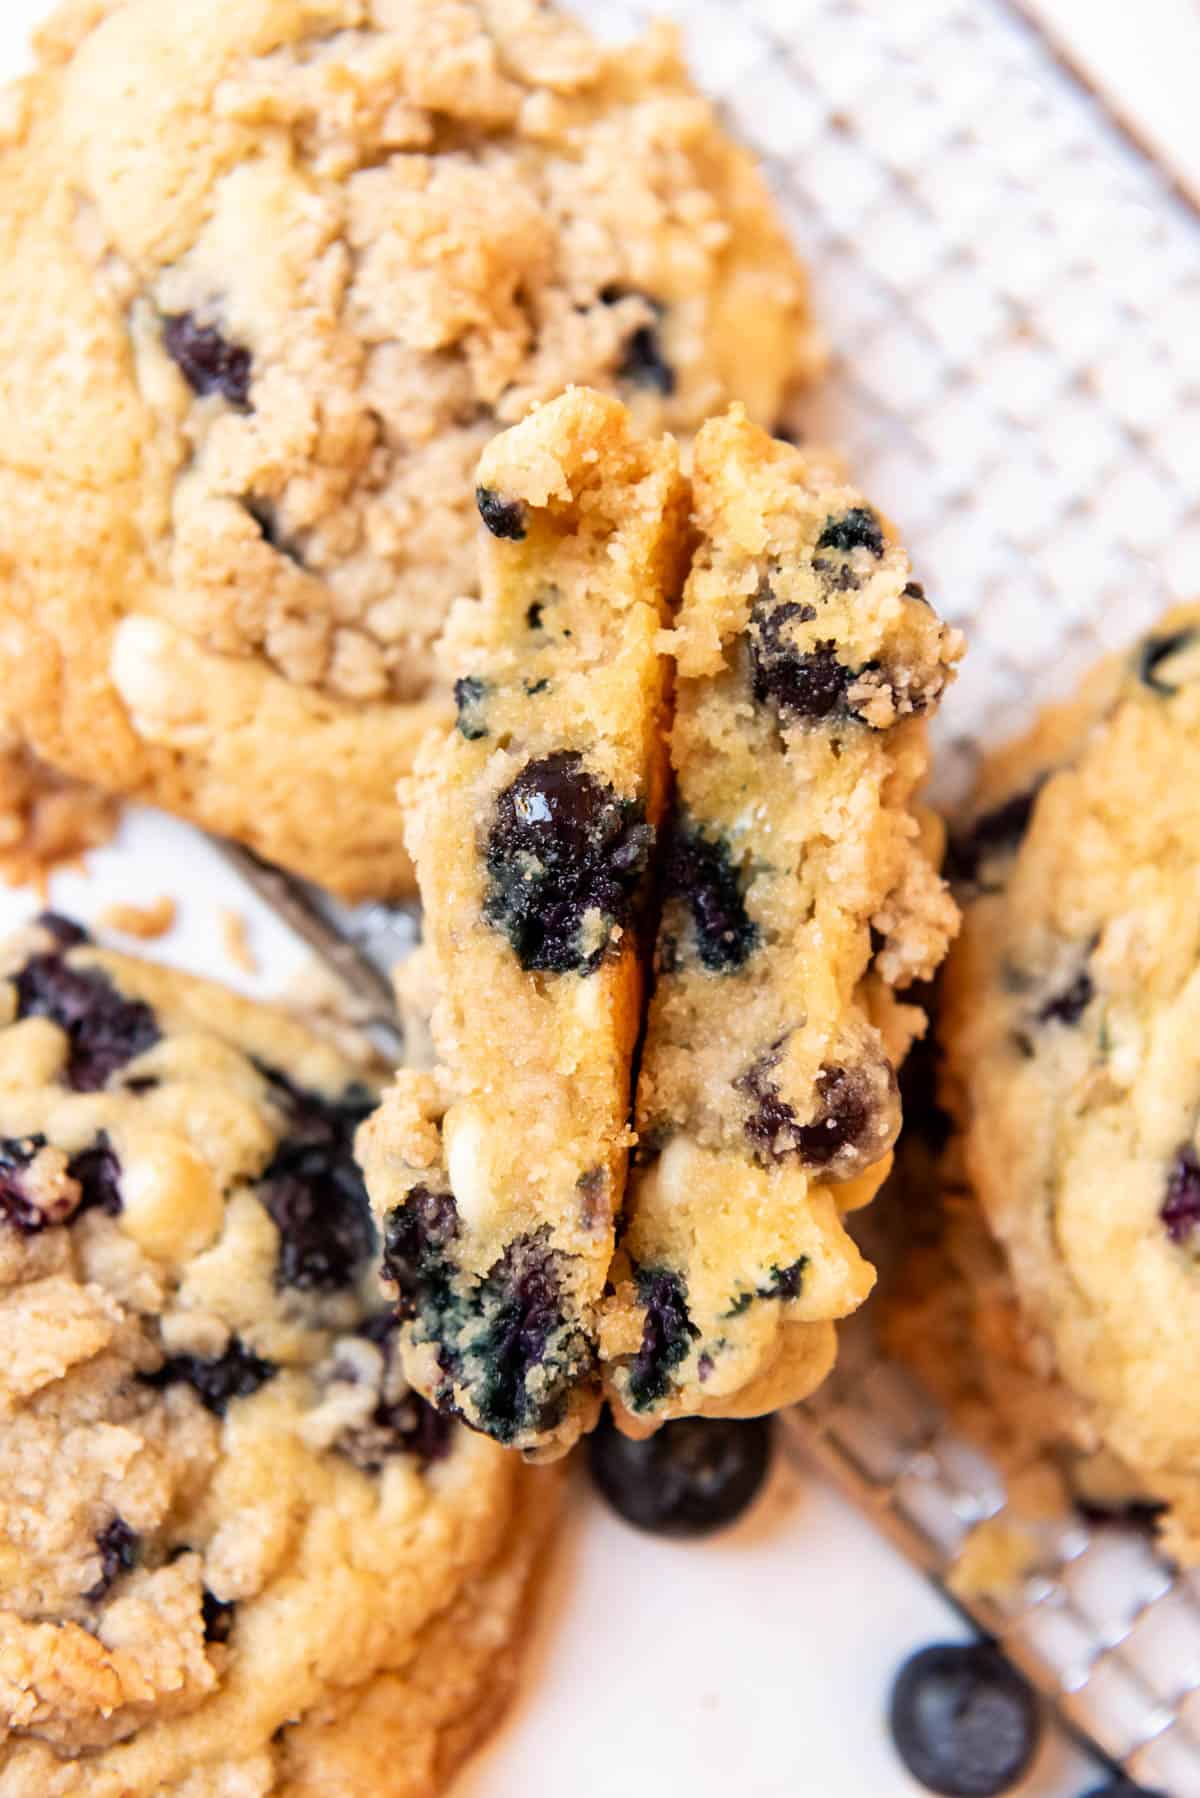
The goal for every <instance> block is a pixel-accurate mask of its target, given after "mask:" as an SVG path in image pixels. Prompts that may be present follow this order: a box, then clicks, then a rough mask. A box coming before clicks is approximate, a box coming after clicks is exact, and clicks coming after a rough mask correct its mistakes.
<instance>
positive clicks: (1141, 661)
mask: <svg viewBox="0 0 1200 1798" xmlns="http://www.w3.org/2000/svg"><path fill="white" fill-rule="evenodd" d="M1195 638H1196V633H1195V631H1172V632H1171V633H1170V634H1169V635H1168V636H1165V637H1147V638H1146V640H1145V642H1144V643H1142V645H1141V646H1140V648H1139V650H1138V677H1139V679H1141V680H1142V681H1144V682H1145V684H1146V686H1148V687H1149V688H1150V689H1151V691H1152V692H1154V693H1161V694H1162V695H1163V697H1164V698H1166V699H1169V698H1170V697H1171V695H1172V694H1174V693H1178V691H1179V688H1178V687H1177V686H1175V685H1174V684H1173V683H1172V682H1171V681H1168V680H1164V679H1163V678H1162V677H1161V675H1160V674H1159V672H1158V670H1159V669H1160V668H1161V667H1162V665H1163V663H1164V662H1169V661H1170V659H1171V657H1172V656H1174V655H1178V654H1179V651H1180V650H1181V649H1186V648H1187V647H1188V645H1189V644H1190V643H1193V642H1194V641H1195Z"/></svg>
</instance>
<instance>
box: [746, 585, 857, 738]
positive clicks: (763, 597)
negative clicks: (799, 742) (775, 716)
mask: <svg viewBox="0 0 1200 1798" xmlns="http://www.w3.org/2000/svg"><path fill="white" fill-rule="evenodd" d="M771 600H772V595H771V592H770V589H769V588H767V587H765V586H764V587H763V588H762V589H761V590H760V592H759V596H758V598H757V599H756V600H755V602H754V607H753V609H752V611H751V613H750V674H751V684H752V687H753V691H754V697H755V699H756V700H757V702H758V704H759V705H766V704H767V702H768V701H769V702H770V703H771V704H772V705H774V707H775V710H776V711H777V712H778V713H779V716H780V718H781V719H782V720H783V721H784V722H785V723H786V722H787V721H788V720H789V719H793V718H828V717H830V716H831V714H833V713H834V712H839V711H844V710H845V702H846V690H847V688H848V687H849V686H850V683H851V681H853V680H854V679H855V672H854V670H853V669H851V668H847V667H846V665H845V664H844V663H843V662H839V661H838V658H837V654H836V652H835V650H834V647H833V644H832V642H828V641H826V642H821V643H817V644H814V646H813V648H812V649H809V650H804V651H800V650H798V649H796V648H795V646H794V645H793V644H792V643H790V642H789V641H788V639H787V638H786V637H785V636H784V634H783V632H784V626H785V625H787V624H789V623H790V622H791V621H792V620H793V619H796V620H798V621H799V622H800V623H802V624H804V623H808V622H809V621H810V620H811V619H812V618H814V617H815V616H816V614H815V613H814V611H813V608H812V607H811V606H801V605H796V604H794V603H793V604H788V605H774V604H772V603H771Z"/></svg>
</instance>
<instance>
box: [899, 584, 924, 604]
mask: <svg viewBox="0 0 1200 1798" xmlns="http://www.w3.org/2000/svg"><path fill="white" fill-rule="evenodd" d="M904 597H905V599H918V600H920V602H921V604H922V605H923V606H927V605H928V604H929V600H928V599H927V597H926V594H925V589H924V587H923V586H922V585H921V583H920V581H906V582H905V583H904Z"/></svg>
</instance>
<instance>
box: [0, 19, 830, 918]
mask: <svg viewBox="0 0 1200 1798" xmlns="http://www.w3.org/2000/svg"><path fill="white" fill-rule="evenodd" d="M42 52H43V54H42V58H41V63H40V66H39V69H38V71H37V72H36V73H35V74H34V75H33V76H32V77H31V78H30V79H29V80H28V81H27V82H25V83H24V84H23V86H21V87H20V88H19V89H17V90H16V92H15V93H14V94H13V95H12V96H11V99H10V103H9V106H8V108H7V115H6V120H5V123H6V127H7V129H6V133H5V135H4V138H3V147H2V148H0V390H2V391H3V394H4V405H3V407H0V620H2V623H3V629H2V630H0V681H2V685H3V691H4V695H5V709H6V711H8V713H9V715H10V716H11V717H12V718H13V719H14V720H16V721H17V722H18V723H19V725H20V727H21V728H22V730H23V731H24V732H25V733H26V735H27V737H28V740H29V742H30V743H31V744H32V745H33V747H34V748H35V749H36V750H37V751H38V752H39V753H40V754H41V755H42V756H43V757H44V758H45V759H47V760H49V761H51V762H52V763H54V764H55V765H57V766H59V767H61V768H63V769H65V770H66V771H68V772H71V773H75V774H81V775H83V776H85V777H86V778H88V779H89V780H93V781H97V782H99V783H100V784H103V785H106V786H108V787H110V788H113V789H115V790H118V791H120V792H126V793H132V794H134V795H136V796H138V797H140V798H144V799H148V800H151V801H153V802H155V803H157V804H160V805H163V806H165V807H167V808H168V809H171V810H174V811H177V812H180V813H182V814H183V815H185V816H187V817H190V818H193V819H195V820H196V821H198V822H199V823H201V824H203V825H205V826H206V827H207V828H209V829H211V830H215V831H218V832H221V833H224V834H226V835H229V836H233V837H238V838H241V839H242V840H244V841H246V842H248V843H250V844H251V845H252V846H253V847H254V848H256V849H257V850H259V851H261V852H262V853H263V854H264V855H266V856H268V857H269V858H271V859H273V860H276V861H279V862H282V863H284V864H285V865H288V866H290V867H292V868H295V869H298V870H299V871H300V872H302V873H305V874H308V875H310V876H312V877H314V878H316V879H317V880H319V881H321V882H323V883H324V884H325V885H326V886H328V887H330V888H331V889H334V890H337V891H339V892H342V893H347V894H362V893H367V892H370V893H385V892H388V891H392V890H396V889H398V888H402V887H404V886H406V885H407V884H409V882H410V879H411V870H410V869H409V866H408V863H407V861H406V858H405V855H404V851H403V846H402V842H401V835H400V833H399V832H398V831H397V829H396V816H395V807H394V789H395V784H396V779H397V776H398V775H399V774H401V773H403V772H405V771H406V770H407V769H408V768H409V767H410V766H411V762H412V756H413V752H414V749H415V746H416V744H417V742H418V741H419V739H420V737H421V736H422V735H423V734H424V732H425V730H426V729H427V728H428V727H429V725H430V723H431V720H432V719H433V718H434V717H435V716H438V715H440V714H441V713H442V712H443V711H444V710H445V709H447V706H448V695H447V694H446V691H445V688H444V685H442V684H440V683H439V680H438V678H437V675H436V671H435V666H434V661H433V655H432V646H433V644H434V642H435V640H436V639H437V637H438V636H439V634H440V632H441V630H442V627H443V624H444V622H445V617H446V613H447V610H448V608H449V605H450V603H451V601H452V600H453V599H455V598H457V597H459V596H461V595H465V594H470V593H473V592H474V591H475V587H476V549H475V536H476V530H477V525H478V521H477V519H476V517H475V514H474V508H473V505H472V502H471V489H472V485H473V483H472V475H473V471H474V467H475V464H476V462H477V460H478V458H479V455H480V453H481V451H482V449H483V447H484V445H485V444H486V443H487V441H488V440H489V438H490V437H491V436H492V435H493V434H494V433H495V432H496V431H497V430H498V429H500V428H501V427H503V426H505V425H507V424H510V423H512V422H515V421H516V420H518V419H520V418H521V417H523V416H524V414H525V413H526V412H527V411H528V410H529V409H530V407H531V405H532V404H533V403H535V402H537V401H540V400H544V399H548V398H551V397H552V396H553V395H555V394H556V393H558V392H560V391H561V390H562V389H563V388H565V387H566V386H567V385H569V384H570V383H572V382H588V383H590V384H591V385H592V386H597V387H601V388H606V389H608V390H611V391H615V392H619V393H620V394H621V395H622V396H624V397H625V398H626V400H627V401H628V403H629V404H630V406H631V408H632V409H633V411H634V413H635V415H636V416H637V418H638V421H639V423H640V424H641V425H642V426H643V427H644V428H646V429H651V430H659V429H663V428H667V429H671V430H675V431H684V432H686V431H689V430H691V429H694V428H695V427H696V426H697V425H698V424H699V423H700V422H701V420H702V419H703V418H704V417H706V416H707V415H708V413H710V412H711V411H712V410H713V409H714V408H715V407H716V406H719V405H720V404H723V403H724V401H725V399H726V398H727V397H728V396H729V395H730V394H731V393H732V392H735V391H736V392H737V393H738V394H740V395H741V397H743V398H744V399H745V400H746V401H747V403H748V404H749V405H750V406H751V409H752V411H753V412H754V413H755V414H756V415H758V416H761V417H763V418H764V419H770V418H773V417H775V416H777V414H778V412H779V409H780V408H781V407H782V406H783V405H784V404H785V402H786V399H787V396H788V392H789V389H790V388H791V387H792V386H793V384H794V383H795V381H796V380H797V379H798V378H800V377H802V376H804V375H805V374H806V373H808V372H810V371H811V370H812V369H813V367H814V365H815V364H816V363H817V361H818V360H819V346H818V345H817V343H816V340H815V337H814V334H813V331H812V327H811V325H810V323H809V318H808V310H807V300H806V289H805V282H804V278H803V275H802V273H801V271H800V269H799V268H798V266H797V264H796V261H795V259H794V257H793V255H792V253H791V251H790V249H789V247H788V245H787V243H786V240H785V239H784V237H783V235H782V232H781V229H780V226H779V225H778V223H777V221H776V218H775V215H774V212H773V209H772V207H771V204H770V201H769V199H768V197H767V192H766V188H765V186H764V184H763V182H762V181H761V179H760V177H759V175H758V173H757V171H756V169H755V168H754V166H753V164H752V162H751V161H750V159H749V157H748V156H747V155H746V154H745V153H744V152H742V151H741V150H739V149H738V148H736V147H735V146H734V145H733V144H731V143H730V141H729V140H728V139H727V138H726V136H725V135H724V133H723V132H722V131H721V130H720V128H719V126H718V125H717V123H716V119H715V116H714V113H713V109H712V108H711V107H710V106H709V105H708V104H707V102H705V101H704V100H702V99H701V98H700V97H699V96H698V95H697V94H696V93H695V91H694V90H693V89H692V88H691V86H690V85H689V83H688V80H687V77H686V74H685V72H684V70H683V66H682V63H681V60H680V57H679V53H678V49H677V46H676V42H675V39H674V38H673V36H672V35H671V34H670V33H669V32H666V31H659V32H656V33H653V34H651V35H650V36H649V37H648V38H647V39H646V40H645V41H644V42H642V43H640V44H636V45H634V46H632V47H628V48H624V49H605V48H601V47H600V46H599V45H598V44H596V43H594V42H593V41H592V40H591V39H590V38H589V37H588V36H587V35H586V34H585V33H584V31H583V29H582V28H581V27H580V26H578V25H577V24H575V23H573V22H571V21H570V20H568V19H567V18H565V17H563V16H561V15H559V14H557V13H556V12H555V11H553V10H552V9H551V8H550V7H549V6H545V5H542V4H540V3H538V0H407V3H406V4H404V5H402V6H394V5H393V6H385V5H381V4H367V3H366V0H272V3H271V4H267V3H266V0H253V3H252V4H249V5H247V4H246V3H245V0H195V4H191V5H188V6H170V5H168V6H164V5H162V4H161V3H160V0H109V3H101V4H85V5H76V6H72V7H70V8H68V9H66V10H64V12H63V13H62V14H61V15H60V16H59V17H58V18H57V20H56V22H55V23H54V25H52V26H51V27H50V28H48V29H47V31H46V32H45V33H44V34H43V39H42Z"/></svg>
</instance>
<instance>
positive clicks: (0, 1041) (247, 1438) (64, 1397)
mask: <svg viewBox="0 0 1200 1798" xmlns="http://www.w3.org/2000/svg"><path fill="white" fill-rule="evenodd" d="M0 1013H2V1018H3V1022H2V1026H0V1311H2V1312H3V1315H4V1320H5V1330H6V1342H7V1344H8V1349H7V1352H6V1356H5V1362H4V1368H3V1371H2V1372H0V1472H2V1474H3V1482H2V1483H3V1489H4V1507H3V1517H2V1518H0V1545H2V1549H3V1556H4V1569H5V1579H4V1588H3V1594H2V1602H0V1787H2V1789H3V1790H4V1791H5V1793H12V1794H13V1795H14V1798H32V1794H34V1793H37V1794H39V1795H41V1798H60V1795H61V1798H67V1795H68V1794H72V1795H74V1794H77V1793H78V1794H83V1795H84V1798H116V1795H117V1794H118V1793H119V1794H128V1795H138V1798H142V1795H144V1798H151V1795H152V1794H153V1795H155V1798H157V1795H159V1794H179V1798H192V1795H193V1794H195V1795H196V1798H208V1794H213V1795H214V1798H215V1795H216V1794H218V1793H221V1794H224V1793H233V1792H237V1793H239V1794H242V1793H245V1794H248V1795H251V1798H267V1795H268V1794H277V1793H278V1794H284V1793H287V1794H299V1793H301V1792H306V1791H315V1790H316V1789H317V1788H318V1786H319V1785H320V1784H321V1781H322V1780H323V1779H324V1780H326V1781H332V1782H333V1783H332V1786H330V1787H329V1788H328V1789H339V1790H350V1789H358V1786H357V1784H356V1781H358V1780H359V1779H361V1778H366V1777H369V1776H370V1777H373V1776H374V1773H375V1771H377V1770H378V1768H379V1767H381V1766H382V1765H383V1764H384V1760H385V1757H386V1756H388V1755H390V1756H391V1757H392V1759H389V1760H387V1765H388V1768H389V1781H390V1783H389V1786H388V1789H389V1790H395V1791H397V1792H399V1793H402V1794H404V1798H428V1795H430V1794H432V1793H433V1792H434V1791H435V1790H437V1789H440V1783H439V1778H440V1776H439V1775H437V1774H436V1773H435V1771H434V1769H435V1767H437V1765H438V1763H439V1760H440V1759H441V1760H445V1761H446V1762H447V1763H448V1762H449V1761H450V1760H452V1759H453V1758H454V1755H453V1751H452V1744H453V1743H454V1741H455V1739H456V1735H457V1733H458V1732H461V1731H462V1730H463V1729H464V1726H465V1725H464V1717H463V1711H464V1709H466V1707H467V1705H468V1704H469V1703H471V1702H473V1701H474V1699H475V1696H476V1694H477V1693H478V1692H479V1691H481V1690H482V1689H483V1688H484V1687H485V1686H486V1684H487V1682H488V1681H489V1679H491V1678H492V1677H493V1676H495V1677H496V1678H498V1679H499V1680H500V1686H501V1687H503V1684H504V1680H503V1678H502V1676H501V1674H499V1673H497V1672H496V1669H495V1665H494V1664H495V1661H496V1657H497V1654H498V1653H499V1652H500V1651H501V1649H502V1648H503V1647H505V1646H507V1644H508V1643H509V1642H510V1641H511V1639H512V1637H513V1636H514V1634H515V1633H516V1629H517V1619H518V1615H519V1610H520V1606H521V1603H522V1602H523V1593H524V1589H525V1586H526V1583H527V1579H528V1574H529V1569H530V1565H531V1563H532V1559H533V1557H534V1555H535V1554H536V1550H537V1545H538V1542H539V1540H540V1537H541V1535H542V1534H543V1533H544V1529H545V1526H546V1523H547V1522H548V1519H549V1515H550V1513H551V1511H552V1508H553V1494H552V1491H551V1489H550V1488H549V1487H545V1488H543V1487H542V1486H541V1485H540V1484H539V1478H540V1476H535V1475H533V1474H531V1473H530V1472H528V1471H526V1470H525V1469H523V1468H521V1466H520V1464H519V1463H517V1462H515V1461H512V1460H510V1459H508V1458H506V1457H505V1456H503V1454H501V1453H500V1451H498V1450H496V1449H494V1447H493V1445H491V1444H489V1443H487V1442H485V1441H483V1440H482V1439H481V1438H478V1437H475V1436H472V1435H471V1434H469V1433H468V1432H466V1431H464V1430H463V1429H461V1428H460V1427H459V1426H457V1425H455V1424H453V1423H451V1422H449V1421H448V1420H446V1419H444V1418H442V1417H440V1416H438V1415H437V1414H436V1413H435V1412H434V1411H433V1410H432V1409H431V1408H430V1407H429V1406H428V1405H427V1404H426V1403H425V1402H424V1401H423V1400H422V1399H421V1398H420V1397H419V1396H418V1395H417V1394H416V1393H415V1392H414V1391H413V1390H412V1388H411V1387H410V1386H409V1384H408V1382H407V1381H406V1380H405V1378H404V1375H403V1372H402V1370H401V1367H400V1362H399V1357H398V1354H397V1352H396V1345H395V1333H394V1328H393V1324H392V1320H391V1315H390V1311H389V1308H388V1307H387V1305H386V1301H385V1296H384V1293H383V1291H382V1288H381V1286H380V1283H379V1277H378V1265H379V1256H378V1247H377V1238H376V1232H375V1229H374V1225H373V1223H372V1219H371V1214H370V1209H369V1205H368V1202H367V1197H366V1193H365V1189H364V1187H363V1183H362V1178H361V1175H360V1174H359V1172H358V1169H357V1167H356V1166H355V1163H354V1160H353V1155H352V1142H353V1137H354V1133H355V1130H356V1129H357V1128H358V1126H359V1125H360V1124H361V1122H362V1120H363V1118H364V1117H365V1116H367V1115H368V1114H369V1113H370V1111H371V1109H372V1107H373V1106H374V1104H375V1100H376V1088H375V1080H374V1071H373V1070H366V1071H364V1070H363V1069H362V1068H360V1067H358V1066H356V1065H355V1064H354V1063H353V1062H350V1061H348V1060H347V1059H346V1058H345V1057H344V1056H343V1055H342V1054H341V1053H340V1052H339V1051H337V1050H336V1049H334V1048H333V1047H331V1046H330V1045H328V1044H326V1043H325V1042H323V1041H322V1040H321V1039H319V1038H317V1037H316V1036H314V1035H313V1034H312V1033H311V1032H310V1031H309V1030H308V1029H307V1028H306V1027H305V1026H303V1025H301V1024H300V1023H299V1022H297V1020H296V1019H295V1018H294V1017H292V1016H291V1015H289V1014H288V1013H287V1012H285V1011H283V1010H280V1009H276V1008H272V1007H269V1006H262V1005H257V1004H254V1003H252V1002H250V1001H248V1000H245V999H241V998H239V997H238V996H236V995H234V994H232V993H230V992H227V991H225V990H224V989H222V988H220V987H217V986H214V985H210V984H209V983H207V982H203V981H199V980H195V979H192V978H190V977H188V976H186V975H182V974H178V973H175V972H174V971H171V970H167V969H164V968H160V967H155V966H152V965H151V964H149V963H146V962H141V961H137V960H134V959H132V958H129V957H126V956H123V955H117V954H113V953H110V952H108V951H105V950H103V949H101V948H99V947H97V946H96V945H95V944H94V943H92V942H91V941H90V940H89V939H88V938H87V937H86V936H85V935H84V933H83V932H82V931H80V930H79V929H78V928H77V927H76V926H74V925H73V924H71V923H69V922H68V921H67V920H65V919H61V918H57V917H54V916H50V915H47V916H46V917H45V918H44V919H42V920H41V921H39V923H38V924H37V925H35V926H33V927H32V928H30V929H29V930H27V931H25V932H23V933H21V934H20V935H19V936H18V937H17V938H15V939H13V940H12V941H10V942H9V943H7V944H6V945H5V946H4V947H3V950H2V951H0ZM525 1504H527V1505H528V1507H529V1513H528V1524H527V1526H523V1528H522V1529H521V1530H519V1531H517V1530H514V1528H513V1520H514V1512H515V1508H516V1507H517V1506H518V1505H522V1506H524V1505H525ZM447 1620H452V1622H451V1623H448V1621H447ZM448 1631H449V1634H450V1635H451V1636H452V1638H453V1640H447V1639H446V1636H447V1632H448ZM485 1714H486V1713H484V1712H482V1711H481V1716H482V1715H485ZM468 1733H469V1728H468ZM363 1789H367V1788H366V1787H364V1788H363Z"/></svg>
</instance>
